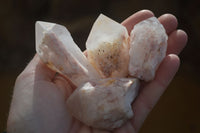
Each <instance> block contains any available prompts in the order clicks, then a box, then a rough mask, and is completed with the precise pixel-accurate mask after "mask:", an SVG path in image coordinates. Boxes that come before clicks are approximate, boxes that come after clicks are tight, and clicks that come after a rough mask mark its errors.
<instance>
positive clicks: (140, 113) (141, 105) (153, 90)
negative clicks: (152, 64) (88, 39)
mask: <svg viewBox="0 0 200 133" xmlns="http://www.w3.org/2000/svg"><path fill="white" fill-rule="evenodd" d="M152 16H154V15H153V13H152V12H151V11H148V10H143V11H139V12H137V13H135V14H133V15H132V16H130V17H129V18H127V19H126V20H125V21H124V22H122V24H123V25H124V26H126V28H127V29H128V31H129V32H130V30H131V29H132V28H133V26H134V25H135V24H136V23H138V22H140V21H142V20H144V19H147V18H149V17H152ZM159 21H160V22H161V23H162V24H163V26H164V27H165V29H166V32H167V34H168V36H169V39H168V49H167V56H166V57H165V58H164V60H163V62H162V63H161V65H160V66H159V69H158V70H157V72H156V77H155V79H154V80H153V81H151V82H148V83H143V84H142V86H141V88H140V92H139V95H138V97H137V98H136V100H135V101H134V103H133V112H134V117H133V118H132V119H131V120H129V121H128V122H127V123H126V124H125V125H124V126H122V127H121V128H119V129H116V130H114V131H113V132H114V133H129V132H130V133H133V132H138V131H139V129H140V127H141V125H142V124H143V122H144V120H145V119H146V117H147V115H148V113H149V112H150V111H151V110H152V108H153V107H154V105H155V104H156V102H157V101H158V99H159V97H160V96H161V95H162V94H163V92H164V91H165V89H166V88H167V86H168V84H169V83H170V81H171V80H172V79H173V77H174V75H175V73H176V72H177V70H178V68H179V58H178V56H177V55H178V54H179V53H180V52H181V50H182V49H183V48H184V46H185V44H186V42H187V34H186V33H185V32H184V31H182V30H176V28H177V20H176V18H175V17H174V16H173V15H170V14H165V15H162V16H161V17H159ZM55 75H56V76H55ZM74 89H75V86H73V85H72V84H71V83H70V81H68V80H67V79H66V78H64V77H63V76H61V75H58V74H56V73H55V72H54V71H52V70H50V69H49V68H47V67H46V66H45V65H44V64H43V63H42V62H41V61H40V59H39V57H38V55H35V57H34V58H33V59H32V61H31V62H30V63H29V64H28V66H27V67H26V68H25V70H24V71H23V72H22V73H21V74H20V75H19V76H18V78H17V80H16V84H15V87H14V95H13V99H12V103H11V108H10V113H9V118H8V129H7V130H8V132H9V133H92V132H98V133H100V132H102V133H107V131H100V130H97V129H92V128H90V127H88V126H86V125H84V124H83V123H81V122H79V121H78V120H76V119H75V118H73V117H72V116H70V114H68V112H67V108H66V105H65V104H66V103H65V101H66V100H67V98H68V97H69V95H70V94H71V93H72V91H73V90H74Z"/></svg>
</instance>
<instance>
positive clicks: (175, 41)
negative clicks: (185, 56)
mask: <svg viewBox="0 0 200 133" xmlns="http://www.w3.org/2000/svg"><path fill="white" fill-rule="evenodd" d="M187 40H188V36H187V33H186V32H185V31H183V30H176V31H174V32H172V33H171V34H170V35H169V39H168V48H167V54H179V53H180V52H181V51H182V49H183V48H184V47H185V45H186V44H187Z"/></svg>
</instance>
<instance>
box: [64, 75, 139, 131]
mask: <svg viewBox="0 0 200 133" xmlns="http://www.w3.org/2000/svg"><path fill="white" fill-rule="evenodd" d="M138 89H139V80H138V79H134V78H107V79H102V80H99V81H94V82H92V81H90V82H87V83H85V84H83V85H82V86H80V87H78V88H77V89H76V90H75V91H74V92H73V93H72V95H71V96H70V97H69V98H68V100H67V108H68V109H69V112H70V113H71V114H72V115H73V116H74V117H75V118H77V119H78V120H80V121H82V122H84V123H85V124H87V125H88V126H92V127H95V128H100V129H107V130H112V129H114V128H118V127H120V126H121V125H122V124H123V123H124V122H126V121H127V120H128V119H130V118H132V116H133V111H132V106H131V103H132V101H133V100H134V99H135V97H136V96H137V93H138Z"/></svg>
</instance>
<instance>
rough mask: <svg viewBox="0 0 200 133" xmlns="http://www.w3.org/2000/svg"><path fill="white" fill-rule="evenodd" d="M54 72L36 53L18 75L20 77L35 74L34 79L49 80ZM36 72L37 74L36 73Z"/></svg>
mask: <svg viewBox="0 0 200 133" xmlns="http://www.w3.org/2000/svg"><path fill="white" fill-rule="evenodd" d="M55 73H56V72H54V71H52V70H51V69H49V68H48V67H47V66H46V65H45V64H44V63H43V62H42V61H41V60H40V58H39V56H38V55H37V54H36V55H35V56H34V57H33V59H32V60H31V61H30V62H29V64H28V65H27V66H26V68H25V69H24V71H23V72H22V73H21V74H20V75H19V77H20V78H23V77H27V76H31V75H32V76H36V78H37V79H36V80H47V81H51V80H52V79H53V77H54V75H55ZM36 74H37V75H36Z"/></svg>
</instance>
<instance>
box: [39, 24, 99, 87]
mask: <svg viewBox="0 0 200 133" xmlns="http://www.w3.org/2000/svg"><path fill="white" fill-rule="evenodd" d="M36 51H37V53H38V54H39V56H40V58H41V59H42V61H43V62H44V63H46V64H47V66H49V67H50V68H51V69H53V70H55V71H57V72H59V73H61V74H62V75H64V76H66V77H67V78H69V79H70V80H71V81H72V82H73V83H74V84H75V85H76V86H79V85H81V84H83V83H85V82H86V81H88V80H90V79H99V78H100V76H99V75H98V73H97V71H96V70H95V69H94V68H93V67H92V65H91V64H90V63H89V62H88V60H87V58H86V57H85V55H84V54H83V53H82V51H81V50H80V49H79V47H78V46H77V45H76V44H75V42H74V41H73V39H72V37H71V35H70V33H69V31H68V30H67V29H66V28H65V27H64V26H61V25H58V24H55V23H47V22H41V21H38V22H37V23H36Z"/></svg>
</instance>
